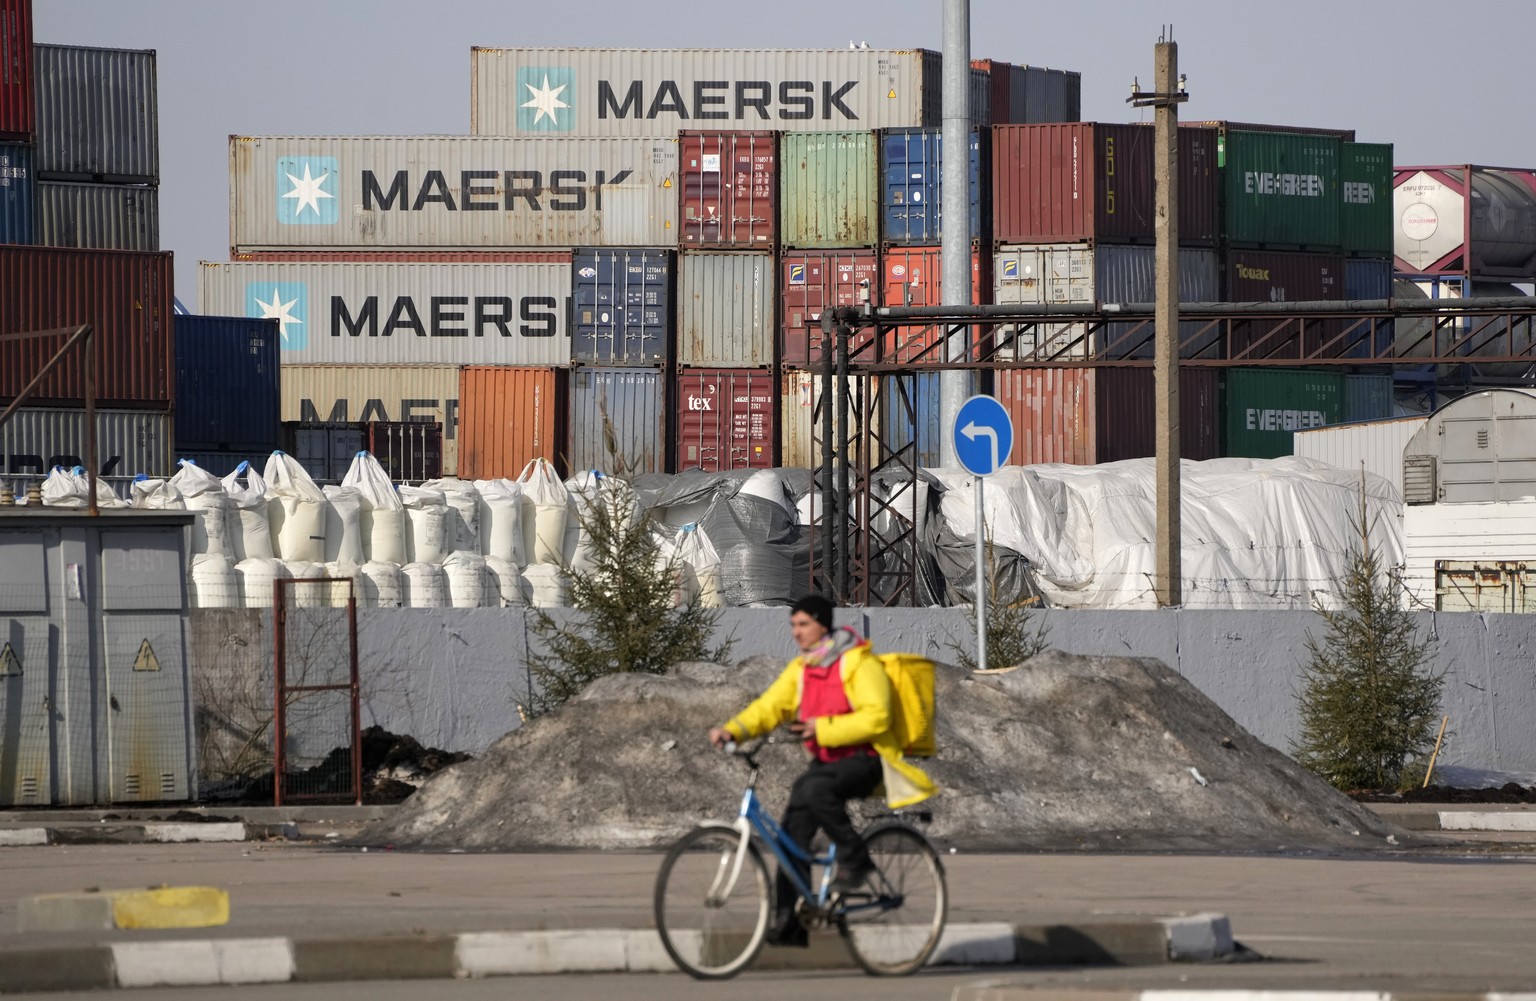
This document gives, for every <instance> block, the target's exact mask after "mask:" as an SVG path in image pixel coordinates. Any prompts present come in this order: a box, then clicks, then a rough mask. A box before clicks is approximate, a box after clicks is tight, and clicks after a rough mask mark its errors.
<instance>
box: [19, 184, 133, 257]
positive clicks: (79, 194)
mask: <svg viewBox="0 0 1536 1001" xmlns="http://www.w3.org/2000/svg"><path fill="white" fill-rule="evenodd" d="M37 242H38V243H40V244H42V245H44V246H48V247H85V248H91V249H96V250H159V249H160V192H159V189H158V188H154V187H151V186H149V185H145V184H83V183H76V182H72V181H38V182H37Z"/></svg>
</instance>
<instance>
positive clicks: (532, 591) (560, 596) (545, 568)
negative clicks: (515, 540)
mask: <svg viewBox="0 0 1536 1001" xmlns="http://www.w3.org/2000/svg"><path fill="white" fill-rule="evenodd" d="M568 585H569V578H568V577H567V576H566V573H565V570H564V569H563V568H561V567H560V566H557V565H556V564H553V563H530V564H529V565H528V566H527V567H525V568H524V569H523V595H524V596H525V597H526V598H527V603H528V604H530V605H533V606H534V607H535V608H562V607H565V605H566V601H567V599H566V593H567V588H568Z"/></svg>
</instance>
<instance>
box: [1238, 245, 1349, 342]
mask: <svg viewBox="0 0 1536 1001" xmlns="http://www.w3.org/2000/svg"><path fill="white" fill-rule="evenodd" d="M1224 278H1225V286H1226V287H1225V290H1224V294H1223V299H1224V300H1225V301H1227V302H1337V301H1342V300H1343V298H1344V257H1343V256H1342V255H1340V254H1302V253H1282V252H1279V251H1265V250H1232V251H1228V253H1227V269H1226V274H1225V276H1224ZM1277 319H1278V317H1268V318H1266V317H1264V316H1258V317H1254V318H1252V319H1248V320H1244V321H1242V322H1239V323H1234V324H1233V326H1232V336H1231V337H1230V339H1229V343H1228V352H1229V354H1228V356H1229V357H1231V358H1248V359H1252V360H1259V359H1264V358H1302V357H1308V356H1313V355H1317V354H1318V353H1319V351H1320V350H1322V352H1323V354H1325V355H1328V356H1342V355H1344V354H1346V353H1347V351H1346V348H1345V346H1344V345H1343V344H1342V343H1336V342H1338V341H1340V336H1339V335H1340V334H1341V332H1342V330H1343V327H1344V323H1345V321H1342V320H1327V319H1323V318H1320V317H1303V318H1301V319H1293V320H1289V321H1287V322H1284V323H1278V322H1276V320H1277ZM1323 349H1326V350H1323Z"/></svg>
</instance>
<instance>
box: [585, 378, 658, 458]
mask: <svg viewBox="0 0 1536 1001" xmlns="http://www.w3.org/2000/svg"><path fill="white" fill-rule="evenodd" d="M570 413H571V417H570V424H569V447H568V448H567V450H566V453H565V456H566V465H567V467H568V468H569V470H570V472H571V473H573V474H574V473H579V472H581V471H582V470H586V469H595V470H597V471H598V472H602V473H608V474H610V475H616V476H618V475H623V476H634V475H638V474H640V473H662V472H666V471H667V467H668V466H669V465H670V464H671V457H670V455H669V452H670V450H669V449H668V448H667V440H666V427H667V423H668V422H667V420H666V413H667V383H666V377H665V374H664V373H663V372H661V371H659V370H658V369H654V368H580V369H576V370H574V371H572V372H571V393H570ZM610 443H611V446H612V447H611V448H610Z"/></svg>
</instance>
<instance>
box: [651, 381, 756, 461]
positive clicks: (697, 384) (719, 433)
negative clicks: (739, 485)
mask: <svg viewBox="0 0 1536 1001" xmlns="http://www.w3.org/2000/svg"><path fill="white" fill-rule="evenodd" d="M778 392H779V383H778V380H777V379H775V378H774V375H773V373H772V372H771V371H767V370H765V369H750V368H747V369H721V368H710V369H686V370H684V371H681V372H679V373H678V374H677V392H676V394H675V395H674V397H673V406H674V407H675V408H676V413H677V416H676V427H677V431H676V435H675V440H676V458H675V463H674V468H675V469H677V470H679V471H682V470H686V469H701V470H703V471H704V472H706V473H719V472H725V471H727V470H731V469H768V468H771V467H772V466H773V463H774V454H775V452H776V451H777V449H778V440H779V425H778V421H777V420H776V419H775V416H774V415H775V413H776V411H777V410H778V399H777V397H778Z"/></svg>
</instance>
